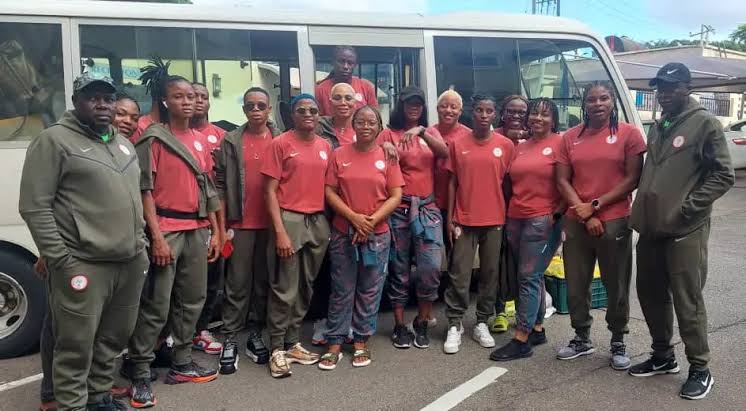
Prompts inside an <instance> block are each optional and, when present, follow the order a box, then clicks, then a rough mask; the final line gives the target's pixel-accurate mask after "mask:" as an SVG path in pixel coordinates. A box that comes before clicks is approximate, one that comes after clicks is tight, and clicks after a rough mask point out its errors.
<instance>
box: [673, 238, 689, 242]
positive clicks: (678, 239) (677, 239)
mask: <svg viewBox="0 0 746 411" xmlns="http://www.w3.org/2000/svg"><path fill="white" fill-rule="evenodd" d="M686 237H689V236H686ZM686 237H680V238H674V239H673V241H674V242H676V243H678V242H679V241H681V240H683V239H685V238H686Z"/></svg>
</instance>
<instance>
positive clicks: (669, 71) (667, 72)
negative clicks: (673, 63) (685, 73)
mask: <svg viewBox="0 0 746 411" xmlns="http://www.w3.org/2000/svg"><path fill="white" fill-rule="evenodd" d="M677 71H679V69H673V70H666V74H673V73H675V72H677Z"/></svg>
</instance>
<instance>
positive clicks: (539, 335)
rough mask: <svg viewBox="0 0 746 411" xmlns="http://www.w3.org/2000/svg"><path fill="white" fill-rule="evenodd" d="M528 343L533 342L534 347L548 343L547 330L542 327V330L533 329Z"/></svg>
mask: <svg viewBox="0 0 746 411" xmlns="http://www.w3.org/2000/svg"><path fill="white" fill-rule="evenodd" d="M528 343H529V344H531V346H532V347H535V346H537V345H542V344H546V343H547V333H546V330H545V329H543V328H542V329H541V331H536V330H531V334H529V335H528Z"/></svg>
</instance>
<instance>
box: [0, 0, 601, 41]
mask: <svg viewBox="0 0 746 411" xmlns="http://www.w3.org/2000/svg"><path fill="white" fill-rule="evenodd" d="M0 15H25V16H45V17H52V16H56V17H82V18H116V19H136V20H176V21H183V20H186V21H199V22H221V23H265V24H289V25H293V24H294V25H298V24H300V25H320V26H353V27H390V28H410V29H412V28H414V29H431V30H442V29H448V30H467V31H470V30H485V31H523V32H551V33H571V34H585V35H588V36H591V37H596V35H595V33H593V32H592V31H591V30H590V29H589V28H588V27H587V26H586V25H584V24H582V23H580V22H578V21H576V20H571V19H565V18H559V17H551V16H536V15H527V14H503V13H490V12H456V13H446V14H433V15H429V14H428V15H423V14H387V13H360V12H334V11H328V10H318V9H316V10H308V11H306V10H282V9H264V8H261V9H260V8H257V7H253V6H247V5H243V6H241V5H234V6H222V7H214V6H210V7H205V6H199V5H193V4H163V3H132V2H120V1H100V0H99V1H91V0H55V1H51V0H37V1H28V0H25V1H18V0H5V1H4V2H3V7H2V9H1V10H0Z"/></svg>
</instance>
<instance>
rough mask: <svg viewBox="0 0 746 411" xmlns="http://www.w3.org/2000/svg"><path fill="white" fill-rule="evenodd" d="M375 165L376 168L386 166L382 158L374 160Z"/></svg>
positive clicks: (381, 168)
mask: <svg viewBox="0 0 746 411" xmlns="http://www.w3.org/2000/svg"><path fill="white" fill-rule="evenodd" d="M375 166H376V168H377V169H379V170H383V169H384V168H385V167H386V163H384V162H383V160H378V161H376V164H375Z"/></svg>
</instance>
